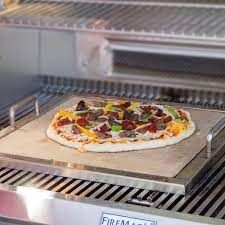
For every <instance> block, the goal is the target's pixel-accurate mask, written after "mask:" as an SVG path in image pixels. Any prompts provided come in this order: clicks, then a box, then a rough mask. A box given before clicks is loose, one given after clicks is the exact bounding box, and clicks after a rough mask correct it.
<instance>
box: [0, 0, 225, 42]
mask: <svg viewBox="0 0 225 225" xmlns="http://www.w3.org/2000/svg"><path fill="white" fill-rule="evenodd" d="M209 2H210V1H203V3H204V4H197V3H198V2H196V1H192V2H190V3H187V4H184V3H183V4H180V3H178V2H176V1H164V2H161V3H157V2H154V1H113V0H112V1H99V0H98V1H93V0H92V1H91V0H80V1H79V0H75V1H66V2H62V1H37V0H25V1H21V2H19V4H18V5H12V6H11V7H9V8H8V9H6V10H5V11H2V12H1V13H0V21H1V24H2V25H5V24H8V25H15V26H32V27H43V28H44V27H45V28H49V27H51V28H54V27H55V28H57V29H59V28H60V29H71V30H87V31H96V30H97V31H104V32H112V33H115V32H116V33H121V34H131V35H133V34H135V35H140V36H142V37H144V36H146V35H156V36H157V35H159V36H161V37H173V38H179V39H180V38H181V39H185V38H188V39H195V40H211V41H221V40H224V37H225V29H224V28H225V24H224V15H225V7H224V5H223V4H218V3H221V2H222V1H217V4H216V3H215V4H207V3H209Z"/></svg>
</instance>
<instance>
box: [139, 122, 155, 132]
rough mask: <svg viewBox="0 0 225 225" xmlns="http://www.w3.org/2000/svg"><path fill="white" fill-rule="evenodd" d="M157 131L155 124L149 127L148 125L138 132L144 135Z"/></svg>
mask: <svg viewBox="0 0 225 225" xmlns="http://www.w3.org/2000/svg"><path fill="white" fill-rule="evenodd" d="M156 130H157V127H156V125H155V123H151V124H149V125H146V126H144V127H141V128H139V129H137V132H138V133H141V134H144V133H146V132H147V131H149V132H150V133H155V132H156Z"/></svg>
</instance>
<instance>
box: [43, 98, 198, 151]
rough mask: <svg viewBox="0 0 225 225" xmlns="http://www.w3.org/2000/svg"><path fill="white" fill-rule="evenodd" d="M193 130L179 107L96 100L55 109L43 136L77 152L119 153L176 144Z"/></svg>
mask: <svg viewBox="0 0 225 225" xmlns="http://www.w3.org/2000/svg"><path fill="white" fill-rule="evenodd" d="M194 131H195V123H194V122H193V121H192V119H191V116H190V113H189V112H187V111H185V110H183V109H181V108H174V107H171V106H168V105H163V104H156V103H149V102H139V101H125V100H105V99H99V100H81V101H80V102H79V103H78V104H75V105H74V106H72V107H71V108H68V109H62V110H59V111H58V112H57V113H56V115H55V116H54V118H53V120H52V121H51V123H50V125H49V127H48V130H47V136H48V137H49V138H50V139H52V140H54V141H56V142H58V143H60V144H62V145H64V146H68V147H71V148H77V149H79V150H80V151H90V152H122V151H134V150H144V149H151V148H159V147H164V146H167V145H172V144H176V143H178V142H180V141H182V140H183V139H185V138H188V137H189V136H191V135H192V134H193V133H194Z"/></svg>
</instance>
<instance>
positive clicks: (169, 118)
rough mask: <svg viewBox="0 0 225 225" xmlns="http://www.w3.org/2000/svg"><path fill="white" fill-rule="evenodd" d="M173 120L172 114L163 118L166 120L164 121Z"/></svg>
mask: <svg viewBox="0 0 225 225" xmlns="http://www.w3.org/2000/svg"><path fill="white" fill-rule="evenodd" d="M172 120H173V118H172V116H167V117H165V118H164V119H163V122H164V123H168V122H170V121H172Z"/></svg>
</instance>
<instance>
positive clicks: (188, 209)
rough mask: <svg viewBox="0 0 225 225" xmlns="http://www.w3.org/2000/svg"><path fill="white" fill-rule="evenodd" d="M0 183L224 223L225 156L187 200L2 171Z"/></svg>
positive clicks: (64, 178)
mask: <svg viewBox="0 0 225 225" xmlns="http://www.w3.org/2000/svg"><path fill="white" fill-rule="evenodd" d="M0 183H3V184H8V185H13V186H26V187H34V188H38V189H42V190H47V191H52V192H58V193H61V194H68V195H76V196H80V197H87V198H95V199H101V200H105V201H112V202H119V203H126V204H135V205H137V206H140V205H141V206H142V207H144V206H145V207H153V208H158V209H165V210H171V211H176V212H183V213H188V214H195V215H202V216H208V217H213V218H219V219H225V211H224V205H225V194H224V193H225V155H224V156H223V157H222V158H221V159H220V160H218V161H217V163H216V164H215V165H214V166H213V167H212V168H211V170H209V172H208V174H205V177H203V179H202V180H201V181H200V183H198V185H196V186H195V187H194V188H193V189H192V191H191V192H190V193H189V195H187V196H182V195H176V194H171V193H163V192H158V191H152V190H145V189H137V188H131V187H126V186H118V185H112V184H107V183H99V182H92V181H87V180H80V179H76V178H69V177H61V176H53V175H51V174H44V173H43V174H42V173H35V172H31V171H25V170H17V169H11V168H4V167H2V168H1V169H0ZM134 199H137V200H139V202H141V203H140V204H139V203H137V202H135V201H133V200H134ZM145 202H148V203H150V204H144V203H145Z"/></svg>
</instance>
